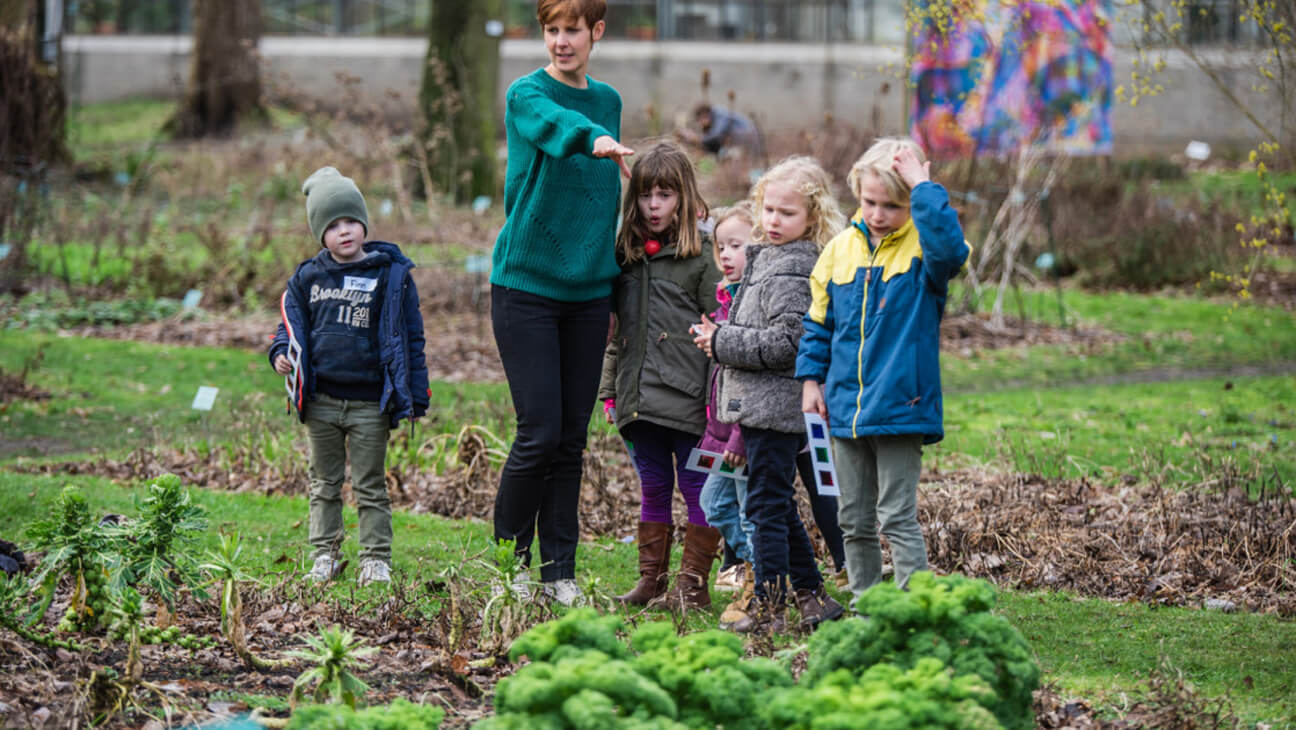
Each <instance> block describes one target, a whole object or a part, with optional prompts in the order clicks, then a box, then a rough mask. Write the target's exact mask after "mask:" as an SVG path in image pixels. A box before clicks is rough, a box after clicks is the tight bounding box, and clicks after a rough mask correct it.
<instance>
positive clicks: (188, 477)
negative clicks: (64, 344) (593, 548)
mask: <svg viewBox="0 0 1296 730" xmlns="http://www.w3.org/2000/svg"><path fill="white" fill-rule="evenodd" d="M485 450H486V444H485V443H483V442H482V440H481V438H480V437H472V436H471V435H470V436H469V437H467V438H465V439H464V440H463V441H461V442H460V444H459V462H460V466H459V467H457V468H454V469H451V470H449V471H448V473H446V474H444V475H437V474H433V473H430V472H415V471H409V472H404V473H395V472H393V473H390V474H389V475H388V484H389V491H390V492H391V494H392V499H393V502H394V503H395V504H396V505H397V506H399V507H401V508H404V509H408V510H410V511H413V512H427V513H433V514H438V515H443V516H446V517H451V518H455V519H479V520H488V519H490V515H491V514H492V509H493V505H494V498H495V485H496V482H497V479H498V472H496V471H495V470H494V469H493V468H492V467H491V466H490V461H489V460H488V459H487V458H485V456H484V452H485ZM294 463H298V464H299V466H298V467H295V471H294V472H290V473H274V474H269V473H267V472H264V471H244V470H241V469H239V468H235V469H233V470H231V469H230V467H229V464H228V463H225V462H224V460H223V459H221V457H220V456H219V455H214V454H213V455H211V456H209V457H207V459H206V460H203V459H201V458H199V457H198V456H197V455H196V454H193V453H187V452H182V451H174V450H170V451H168V450H146V449H140V450H137V451H136V452H134V453H133V454H131V455H130V456H129V457H127V458H126V459H123V460H120V461H115V460H111V459H102V460H99V461H84V462H72V463H66V464H46V465H41V466H38V467H32V468H33V469H34V470H38V471H41V472H45V473H56V474H66V473H94V474H99V475H102V476H108V477H111V478H115V479H124V480H141V479H149V478H152V477H153V476H155V475H157V474H158V473H162V472H167V471H169V472H172V473H175V474H178V475H180V476H181V478H182V480H183V481H184V482H185V483H187V484H196V485H203V486H207V487H212V488H224V489H232V490H236V491H255V492H264V493H294V494H304V493H306V491H307V484H308V480H307V478H306V475H305V471H304V464H305V459H304V458H302V459H299V460H295V461H294ZM638 485H639V482H638V478H637V476H636V475H635V472H634V470H633V468H632V467H631V466H630V463H629V459H628V457H627V455H626V453H625V451H624V447H623V445H622V444H621V442H620V441H619V440H618V439H616V438H615V437H612V436H606V435H604V436H599V437H597V438H595V439H593V440H592V441H591V442H590V448H589V450H588V452H587V454H586V459H585V478H584V483H583V485H582V489H581V513H580V514H581V529H582V533H583V537H584V538H585V539H586V540H590V539H593V538H596V537H599V536H606V535H611V536H614V537H616V538H624V537H626V536H632V535H634V534H635V530H636V525H637V523H638V518H639V486H638ZM1276 491H1277V493H1272V494H1267V495H1265V496H1264V498H1263V499H1260V500H1253V499H1250V498H1248V497H1247V495H1246V494H1245V493H1244V492H1243V491H1242V490H1241V489H1240V488H1238V487H1231V488H1228V489H1221V488H1218V487H1200V488H1187V489H1167V488H1162V487H1155V486H1140V485H1132V484H1115V485H1104V484H1097V483H1093V482H1089V481H1087V480H1074V479H1043V478H1037V477H1030V476H1024V475H1010V474H999V473H993V472H988V471H976V470H959V471H952V472H942V473H935V472H928V473H926V474H924V476H923V489H922V490H921V491H920V493H919V519H920V521H921V523H922V525H923V529H924V532H925V534H926V536H927V541H928V551H929V553H930V561H931V564H932V566H933V567H934V568H935V569H936V570H938V571H940V572H959V573H963V574H966V575H971V576H976V577H982V578H987V579H990V580H993V581H995V582H996V583H999V584H1002V585H1006V586H1012V587H1017V588H1027V589H1031V588H1039V589H1055V590H1070V591H1075V592H1077V593H1081V594H1084V595H1089V596H1096V597H1102V598H1108V599H1113V600H1121V601H1142V602H1146V603H1150V604H1156V605H1176V606H1202V605H1205V602H1206V601H1211V604H1210V605H1211V606H1213V607H1220V608H1224V609H1226V610H1227V609H1233V608H1236V609H1243V610H1249V611H1257V612H1265V613H1276V614H1279V615H1282V616H1293V615H1296V499H1293V498H1292V496H1291V493H1290V491H1288V490H1276ZM802 494H803V493H802ZM676 502H677V504H676V511H677V512H678V515H677V519H676V523H677V524H681V525H682V524H684V523H685V521H686V520H685V518H684V514H683V511H682V510H683V506H682V503H680V500H676ZM802 508H803V509H802V516H803V521H804V522H805V524H806V525H807V526H811V527H813V524H814V522H813V518H812V517H811V516H810V512H809V507H808V504H806V503H805V501H804V498H803V499H802ZM811 531H812V533H813V534H812V537H814V538H815V540H816V542H817V543H819V544H820V547H822V540H821V538H820V536H819V535H818V534H817V530H814V529H812V530H811ZM821 554H824V553H823V551H822V550H821Z"/></svg>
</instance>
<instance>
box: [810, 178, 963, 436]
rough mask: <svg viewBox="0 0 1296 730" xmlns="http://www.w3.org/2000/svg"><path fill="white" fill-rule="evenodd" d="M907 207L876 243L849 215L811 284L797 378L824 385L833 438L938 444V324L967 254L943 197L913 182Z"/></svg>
mask: <svg viewBox="0 0 1296 730" xmlns="http://www.w3.org/2000/svg"><path fill="white" fill-rule="evenodd" d="M909 205H910V214H911V217H910V219H909V220H908V221H907V222H906V223H905V224H904V225H903V226H901V227H900V228H899V229H898V230H896V231H894V232H892V233H891V234H889V235H887V236H886V237H885V238H883V239H882V240H881V241H871V240H869V234H868V228H867V227H866V226H865V225H864V223H863V222H862V221H861V219H860V215H859V214H858V213H856V215H855V217H854V218H853V219H852V221H851V227H850V228H847V229H846V230H845V231H842V232H841V233H839V234H837V236H836V237H835V238H833V240H832V241H831V242H829V243H828V246H827V248H825V249H824V251H823V253H822V254H820V256H819V261H818V263H816V264H815V268H814V273H812V274H811V275H810V292H811V296H812V298H813V299H812V303H811V305H810V310H809V311H808V312H807V313H806V316H805V334H804V335H802V337H801V346H800V348H799V350H798V352H797V369H796V376H797V378H798V379H799V380H814V381H816V382H819V383H824V384H825V388H824V399H825V401H826V402H827V405H828V422H829V427H830V430H831V431H832V435H833V436H837V437H840V438H859V437H861V436H876V435H895V434H914V433H920V434H923V436H924V438H923V442H924V443H935V442H937V441H940V440H941V439H942V438H943V437H944V435H945V430H944V427H943V426H942V423H941V420H942V411H941V386H940V362H939V348H940V321H941V316H942V315H943V314H944V312H945V296H946V293H947V291H948V288H949V280H950V279H951V278H952V277H953V276H954V275H955V274H957V273H958V271H959V269H960V268H962V266H963V263H964V262H965V261H967V258H968V254H969V253H970V252H971V248H970V247H969V246H968V244H967V242H966V241H964V240H963V228H962V227H961V226H960V225H959V221H958V214H957V213H955V212H954V209H953V208H951V207H950V205H949V195H948V194H947V193H946V192H945V188H943V187H941V186H940V185H938V184H936V183H932V182H923V183H919V184H918V186H917V187H915V188H914V189H913V191H912V193H911V195H910V201H909Z"/></svg>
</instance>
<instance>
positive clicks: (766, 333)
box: [694, 157, 845, 633]
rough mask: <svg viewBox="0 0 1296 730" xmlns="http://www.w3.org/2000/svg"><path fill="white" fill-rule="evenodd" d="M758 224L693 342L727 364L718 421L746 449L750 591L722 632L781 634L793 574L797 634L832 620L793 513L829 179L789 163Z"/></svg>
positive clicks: (831, 210) (828, 225)
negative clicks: (722, 300) (730, 298)
mask: <svg viewBox="0 0 1296 730" xmlns="http://www.w3.org/2000/svg"><path fill="white" fill-rule="evenodd" d="M752 200H753V204H754V206H755V209H756V214H757V218H758V220H757V224H756V227H755V228H754V229H753V231H752V239H753V240H754V242H755V245H752V246H749V247H748V248H747V270H746V272H744V274H743V278H742V284H741V286H740V288H739V290H738V295H737V297H736V298H735V300H734V303H733V307H732V309H731V310H730V313H729V321H728V322H727V323H726V324H723V325H719V326H716V325H715V324H714V323H712V322H711V321H709V320H708V319H706V318H703V319H702V320H701V323H700V324H699V325H697V326H696V327H695V328H694V333H695V338H694V341H695V343H696V344H697V346H698V347H699V348H700V349H701V350H702V351H703V352H706V353H707V354H708V355H709V356H710V357H712V358H714V359H715V361H716V362H717V363H718V364H720V365H722V366H724V368H723V370H722V371H721V377H720V397H719V402H718V405H719V409H720V410H719V417H720V420H722V421H724V422H726V423H736V424H739V425H740V426H741V427H742V434H743V439H744V441H745V442H746V447H747V500H746V505H745V506H746V512H747V519H748V520H750V521H751V523H752V525H753V528H754V529H753V545H752V547H753V550H752V555H753V557H754V559H755V566H754V567H755V574H756V587H755V591H754V594H753V596H752V597H751V599H750V600H748V602H747V605H746V607H745V609H744V610H741V611H737V612H735V615H734V616H733V620H732V621H724V622H722V623H721V627H722V628H729V629H732V630H734V631H738V632H744V633H745V632H750V631H770V632H778V631H783V630H785V629H786V626H787V623H786V612H785V604H786V602H787V598H788V596H787V592H786V587H785V585H784V581H785V579H786V578H787V577H790V578H791V584H792V589H793V591H794V594H793V597H794V599H795V601H796V605H797V608H798V609H799V611H800V616H801V618H800V621H801V625H802V627H803V628H806V629H813V628H814V627H816V626H818V625H819V623H820V622H822V621H826V620H832V619H835V618H838V617H839V616H841V614H842V607H841V606H840V605H839V604H838V603H837V602H836V601H834V600H833V599H832V598H831V597H830V596H828V594H827V592H826V591H825V590H824V583H823V577H822V576H821V575H820V573H819V569H818V567H817V566H816V564H815V554H814V549H813V547H812V546H811V544H810V537H809V535H807V534H806V531H805V527H804V526H803V525H802V524H801V519H800V517H799V516H798V514H797V509H796V500H795V492H794V486H793V484H794V480H795V477H796V455H797V453H798V452H799V451H800V450H801V448H802V447H803V446H804V444H805V425H804V421H803V417H802V415H801V386H800V383H798V382H797V381H796V380H795V378H794V377H793V375H794V374H795V366H796V355H797V344H798V342H799V341H800V339H801V332H802V325H801V319H802V317H804V316H805V313H806V310H807V309H808V308H809V307H810V280H809V279H810V272H811V270H813V268H814V265H815V261H816V259H817V258H818V256H819V250H820V249H821V248H822V247H823V245H824V244H825V243H827V242H828V240H829V239H830V238H831V237H832V236H833V234H834V233H835V232H836V231H837V230H839V229H840V228H841V227H842V226H843V225H844V223H845V219H844V218H843V217H842V215H841V211H839V210H838V208H837V202H836V200H835V199H834V198H833V195H832V185H831V181H830V179H829V177H828V173H826V172H824V170H823V168H822V167H820V166H819V164H818V163H817V162H815V161H814V160H813V159H811V158H809V157H790V158H788V159H785V160H783V161H782V162H780V163H779V164H777V165H775V166H774V168H773V169H771V170H770V171H769V172H767V173H765V175H764V176H762V177H761V179H760V180H759V181H757V183H756V186H755V187H754V188H753V189H752Z"/></svg>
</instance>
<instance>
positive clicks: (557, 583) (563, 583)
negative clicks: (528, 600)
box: [540, 578, 583, 606]
mask: <svg viewBox="0 0 1296 730" xmlns="http://www.w3.org/2000/svg"><path fill="white" fill-rule="evenodd" d="M540 587H541V589H542V590H543V591H544V594H545V596H546V597H547V598H549V599H551V600H554V601H557V602H558V603H561V604H562V605H564V606H571V605H574V604H575V603H576V602H577V601H579V600H580V599H581V596H582V595H583V594H582V593H581V589H580V586H578V585H576V581H574V580H572V579H571V578H559V579H558V580H549V581H545V582H544V583H541V584H540Z"/></svg>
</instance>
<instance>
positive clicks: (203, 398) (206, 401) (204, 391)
mask: <svg viewBox="0 0 1296 730" xmlns="http://www.w3.org/2000/svg"><path fill="white" fill-rule="evenodd" d="M219 392H220V388H216V387H214V386H211V385H201V386H199V387H198V393H197V395H195V396H194V399H193V405H192V406H190V408H192V409H194V410H195V411H210V410H211V409H212V406H213V405H215V403H216V394H217V393H219Z"/></svg>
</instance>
